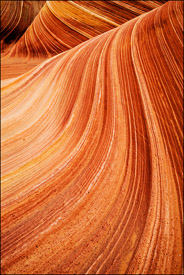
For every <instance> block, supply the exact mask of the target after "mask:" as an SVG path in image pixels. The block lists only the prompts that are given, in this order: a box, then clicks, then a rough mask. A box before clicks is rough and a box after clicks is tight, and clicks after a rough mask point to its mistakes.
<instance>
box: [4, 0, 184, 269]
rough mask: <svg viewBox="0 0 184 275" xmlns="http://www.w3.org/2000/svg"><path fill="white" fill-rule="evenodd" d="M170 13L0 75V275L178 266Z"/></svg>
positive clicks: (176, 97) (178, 58)
mask: <svg viewBox="0 0 184 275" xmlns="http://www.w3.org/2000/svg"><path fill="white" fill-rule="evenodd" d="M182 12H183V6H182V1H175V2H173V1H171V2H168V3H166V4H164V5H163V6H162V7H160V8H156V9H154V10H153V11H150V12H148V13H146V14H143V15H142V16H140V17H136V18H135V19H133V20H131V21H129V22H127V23H125V24H123V25H122V26H119V27H117V28H115V29H113V30H111V31H108V32H105V33H104V34H101V35H100V36H97V37H94V38H92V39H90V40H89V41H86V42H84V43H82V44H81V45H78V46H77V47H75V48H73V49H71V50H69V51H67V52H64V53H61V54H59V55H57V56H55V57H52V58H51V59H48V60H47V61H45V62H44V63H42V64H41V65H40V66H38V67H36V68H35V69H33V70H31V71H30V72H27V73H26V74H24V75H22V76H20V77H18V78H15V79H10V80H4V81H3V82H2V99H1V100H2V144H1V150H2V194H1V195H2V199H1V208H2V209H1V211H2V212H1V225H2V233H1V238H2V244H1V245H2V248H1V249H2V250H1V256H2V273H3V274H181V272H182V270H181V266H182V205H183V204H182V200H183V198H182V176H183V174H182V156H183V155H182V110H183V109H182V70H183V64H182V59H183V53H182V49H183V48H182V45H183V44H182V27H183V21H182V20H183V17H182Z"/></svg>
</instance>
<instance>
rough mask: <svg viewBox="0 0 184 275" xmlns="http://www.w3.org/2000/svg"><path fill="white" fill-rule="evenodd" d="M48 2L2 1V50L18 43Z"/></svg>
mask: <svg viewBox="0 0 184 275" xmlns="http://www.w3.org/2000/svg"><path fill="white" fill-rule="evenodd" d="M45 2H46V1H34V2H33V1H21V0H18V1H1V48H2V50H5V49H6V48H7V46H8V45H9V44H11V43H13V42H16V41H17V40H18V39H19V38H20V37H21V36H22V34H23V33H24V32H25V31H26V29H27V28H28V27H29V25H30V24H31V23H32V21H33V19H34V18H35V16H36V15H37V14H38V13H39V11H40V10H41V8H42V7H43V5H44V4H45Z"/></svg>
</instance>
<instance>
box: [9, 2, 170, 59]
mask: <svg viewBox="0 0 184 275" xmlns="http://www.w3.org/2000/svg"><path fill="white" fill-rule="evenodd" d="M134 2H135V3H134ZM164 2H166V1H99V0H98V1H47V2H46V4H45V5H44V7H43V8H42V10H41V11H40V13H39V15H38V16H37V17H36V18H35V20H34V22H33V23H32V25H31V26H30V27H29V28H28V30H27V31H26V33H25V34H24V35H23V37H21V39H20V40H19V41H18V43H17V44H16V45H15V46H14V47H13V49H12V50H11V52H10V56H11V57H12V56H28V57H40V56H53V55H56V54H59V53H61V52H63V51H66V50H68V49H71V48H73V47H75V46H76V45H78V44H80V43H81V42H84V41H86V40H88V39H89V38H92V37H94V36H96V35H99V34H101V33H104V32H106V31H109V30H111V29H112V28H115V27H117V26H119V25H121V24H123V23H125V22H127V21H128V20H130V19H132V18H134V17H136V16H138V15H140V14H143V13H145V12H147V11H150V10H152V9H154V8H157V7H159V6H160V5H162V4H163V3H164Z"/></svg>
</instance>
